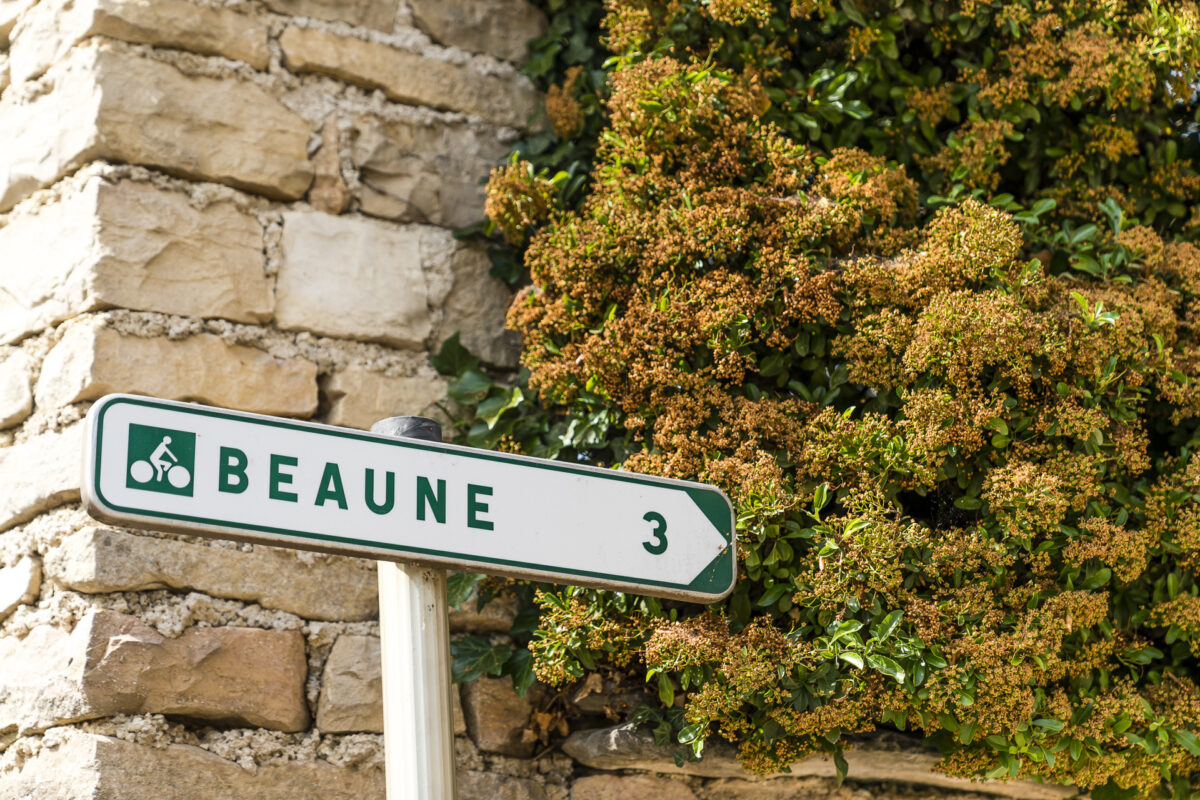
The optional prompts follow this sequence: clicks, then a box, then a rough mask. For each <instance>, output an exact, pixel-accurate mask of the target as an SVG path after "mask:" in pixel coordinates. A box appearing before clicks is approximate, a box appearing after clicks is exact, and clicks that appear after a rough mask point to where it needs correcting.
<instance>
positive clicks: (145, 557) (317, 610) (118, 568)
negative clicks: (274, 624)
mask: <svg viewBox="0 0 1200 800" xmlns="http://www.w3.org/2000/svg"><path fill="white" fill-rule="evenodd" d="M45 571H46V576H47V577H48V578H51V579H53V580H54V581H55V582H56V583H58V584H59V585H61V586H65V587H66V588H68V589H74V590H75V591H79V592H88V593H92V594H105V593H108V592H141V591H146V590H149V589H175V590H180V591H197V592H203V593H205V594H207V595H212V596H214V597H229V598H233V599H235V600H246V601H248V602H252V603H258V604H259V605H261V606H263V607H265V608H277V609H280V610H281V611H289V612H291V613H293V614H297V615H299V616H301V617H304V618H305V619H320V620H345V621H354V620H366V619H372V618H374V617H375V616H376V614H377V613H378V601H377V592H376V579H375V571H374V570H373V569H372V568H371V565H370V562H368V561H363V560H360V559H353V558H346V557H344V556H325V555H320V556H313V555H309V554H304V555H303V556H301V555H299V554H297V553H296V551H294V550H287V549H280V548H274V547H267V546H265V545H258V546H255V548H254V550H252V551H250V552H243V551H241V550H234V549H232V548H225V547H206V546H204V545H202V544H190V543H188V542H177V541H172V540H169V539H152V538H149V537H146V536H138V535H136V534H132V533H124V532H121V531H115V530H111V529H108V528H99V527H87V528H83V529H82V530H80V531H77V532H75V533H73V534H71V535H70V536H68V537H67V538H65V539H64V540H63V541H62V543H61V544H60V545H59V546H58V547H56V548H54V549H52V550H50V551H49V552H48V553H46V558H45Z"/></svg>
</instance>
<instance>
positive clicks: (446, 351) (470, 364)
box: [429, 331, 479, 375]
mask: <svg viewBox="0 0 1200 800" xmlns="http://www.w3.org/2000/svg"><path fill="white" fill-rule="evenodd" d="M458 335H459V332H458V331H455V332H454V335H453V336H451V337H450V338H449V339H447V340H446V341H444V342H442V347H441V349H440V350H438V352H437V355H434V356H430V357H429V363H431V364H433V368H434V369H436V370H437V371H438V372H440V373H441V374H443V375H462V374H463V373H464V372H466V371H467V370H470V369H475V368H477V367H478V366H479V359H478V358H476V357H475V356H473V355H471V352H470V351H469V350H467V348H465V347H463V346H462V344H461V343H460V342H459V341H458Z"/></svg>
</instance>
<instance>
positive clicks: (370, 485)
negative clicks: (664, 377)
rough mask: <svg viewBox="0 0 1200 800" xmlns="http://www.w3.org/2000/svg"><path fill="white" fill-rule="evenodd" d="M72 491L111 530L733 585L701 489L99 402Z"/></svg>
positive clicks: (706, 492) (335, 431) (204, 411)
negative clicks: (79, 490) (79, 488)
mask: <svg viewBox="0 0 1200 800" xmlns="http://www.w3.org/2000/svg"><path fill="white" fill-rule="evenodd" d="M88 425H89V432H88V437H87V441H88V442H89V447H88V453H87V455H86V458H85V475H84V481H83V497H84V501H85V503H86V505H87V508H88V510H89V512H90V513H91V514H92V515H93V516H96V517H97V518H99V519H103V520H106V521H110V522H114V523H117V524H122V525H131V526H141V527H149V528H155V529H166V530H178V531H183V532H187V533H198V534H207V535H212V536H217V537H221V538H235V539H243V540H248V541H256V542H265V543H268V544H273V545H279V546H285V547H296V548H305V549H315V550H324V551H329V552H340V553H347V554H350V555H359V556H369V557H374V558H379V559H388V560H404V561H421V562H423V563H427V564H437V565H442V566H446V567H455V568H460V569H467V570H473V571H477V572H488V573H496V574H504V575H513V576H516V577H525V578H531V579H534V580H545V581H552V582H559V583H572V584H580V585H589V586H597V587H600V588H606V589H614V590H621V591H634V592H638V593H640V594H647V595H656V596H661V597H672V598H678V599H685V600H693V601H700V602H711V601H713V600H716V599H719V598H721V597H723V596H725V595H726V594H728V593H729V591H731V590H732V588H733V581H734V574H735V554H734V520H733V512H732V508H731V506H730V504H729V500H728V498H726V497H725V495H724V494H723V493H722V492H720V491H719V490H717V489H715V488H713V487H711V486H706V485H704V484H700V483H694V482H690V481H675V480H669V479H665V478H657V477H651V476H646V475H637V474H634V473H627V472H620V471H615V470H603V469H596V468H592V467H585V466H577V465H571V464H564V463H562V462H557V461H546V460H543V459H533V458H527V457H524V456H516V455H510V454H505V453H493V452H490V451H486V450H478V449H474V448H466V447H458V446H455V445H448V444H442V443H436V442H424V441H416V440H412V439H398V438H391V437H386V436H380V435H378V434H371V433H362V432H358V431H351V430H348V429H345V428H335V427H332V426H327V425H316V424H313V423H305V422H297V421H293V420H286V419H279V418H276V417H266V416H262V415H257V414H245V413H241V412H233V411H223V410H218V409H213V408H208V407H204V406H197V405H191V404H186V403H175V402H170V401H164V400H154V399H150V398H144V397H134V396H129V395H109V396H107V397H104V398H102V399H101V400H99V401H98V402H97V403H95V405H93V407H92V409H91V410H90V411H89V412H88Z"/></svg>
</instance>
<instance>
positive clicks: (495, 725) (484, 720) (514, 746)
mask: <svg viewBox="0 0 1200 800" xmlns="http://www.w3.org/2000/svg"><path fill="white" fill-rule="evenodd" d="M462 703H463V716H464V717H465V718H466V721H467V730H468V731H469V732H470V734H471V738H472V739H473V740H474V741H475V745H476V746H477V747H478V748H479V749H480V750H485V751H487V752H489V753H502V754H504V755H507V756H520V757H524V758H528V757H529V756H531V755H533V748H534V744H535V741H523V739H522V733H524V731H525V728H526V727H527V726H528V725H529V717H530V715H531V714H532V713H533V706H532V705H531V704H530V703H529V701H528V700H526V699H522V698H521V697H518V696H517V693H516V692H515V691H513V688H512V681H511V680H510V679H509V678H507V677H503V678H488V677H483V678H477V679H475V680H473V681H471V682H470V683H468V684H466V685H464V686H463V697H462Z"/></svg>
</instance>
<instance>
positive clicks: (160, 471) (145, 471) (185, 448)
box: [126, 425, 196, 497]
mask: <svg viewBox="0 0 1200 800" xmlns="http://www.w3.org/2000/svg"><path fill="white" fill-rule="evenodd" d="M195 455H196V435H195V434H194V433H188V432H187V431H175V430H169V429H166V428H152V427H150V426H148V425H130V426H129V458H128V463H129V473H128V479H127V480H126V485H127V486H128V487H130V488H136V489H146V490H148V491H152V492H166V493H168V494H183V495H187V496H189V497H190V496H191V494H192V471H193V470H194V469H195Z"/></svg>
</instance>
